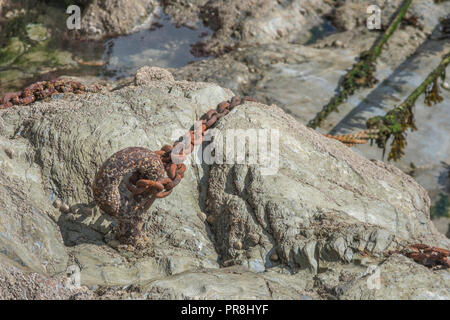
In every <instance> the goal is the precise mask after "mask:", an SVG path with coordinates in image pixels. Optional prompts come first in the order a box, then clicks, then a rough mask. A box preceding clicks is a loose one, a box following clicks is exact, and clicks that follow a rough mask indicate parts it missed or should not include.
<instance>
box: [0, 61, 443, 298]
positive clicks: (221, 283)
mask: <svg viewBox="0 0 450 320" xmlns="http://www.w3.org/2000/svg"><path fill="white" fill-rule="evenodd" d="M136 83H139V84H140V85H136ZM232 96H233V94H232V92H231V91H230V90H228V89H223V88H221V87H219V86H217V85H214V84H207V83H195V82H187V81H174V80H173V78H172V77H171V75H170V74H169V73H168V72H167V71H165V70H161V69H159V68H156V69H153V68H143V69H141V70H139V71H138V73H137V75H136V77H135V85H130V86H128V87H124V88H121V89H117V90H114V91H111V92H108V91H106V90H103V91H102V92H99V93H89V94H80V95H71V94H67V95H54V96H53V97H52V98H51V99H49V100H48V101H42V102H36V103H34V104H32V105H30V106H26V107H24V106H16V107H13V108H10V109H6V110H2V111H1V113H0V116H1V118H0V119H1V121H0V133H1V142H2V147H1V152H0V154H1V158H0V167H1V168H2V170H3V171H4V172H5V173H4V174H2V175H1V177H4V178H2V180H0V181H1V186H2V187H3V188H4V191H3V192H1V193H0V214H1V216H0V217H1V219H2V221H3V220H4V219H6V221H11V222H7V223H6V224H4V223H2V224H1V228H3V229H0V230H2V231H1V233H0V244H1V245H2V248H6V254H5V251H4V250H2V251H1V254H0V255H1V256H7V257H9V259H15V260H16V261H18V262H20V263H21V264H22V265H24V266H26V267H27V268H29V269H31V270H33V271H35V272H39V273H42V274H43V275H44V276H51V275H53V274H54V273H56V271H57V270H58V271H59V273H61V272H64V270H65V269H66V268H67V267H68V266H69V267H70V266H73V265H77V266H79V268H80V269H81V285H83V286H88V287H89V289H90V290H92V292H91V293H92V294H93V295H94V297H95V298H99V299H102V298H105V299H106V298H114V297H120V298H136V299H137V298H152V299H158V298H257V299H271V298H274V299H278V298H293V299H302V298H304V299H309V298H314V299H326V298H330V297H333V298H340V297H342V298H351V297H354V296H358V295H359V296H361V297H362V298H368V297H372V296H371V294H370V292H371V291H370V290H372V289H370V288H369V287H368V286H367V285H366V286H364V283H365V282H364V281H366V276H367V274H368V272H369V271H368V270H373V268H374V267H376V266H378V265H379V267H380V268H381V276H382V285H383V283H389V284H390V287H389V290H387V289H385V290H379V291H377V293H376V298H386V297H391V296H396V297H399V298H405V299H406V298H414V297H416V298H417V297H423V298H441V297H444V298H447V299H448V298H449V297H448V292H449V291H448V281H443V280H442V279H446V277H447V278H448V276H449V271H447V270H441V271H432V270H430V269H427V268H425V267H421V266H416V265H415V263H414V262H413V261H411V260H409V259H406V258H404V259H403V258H402V259H399V260H398V259H397V260H395V259H394V258H393V257H391V258H389V259H387V260H385V258H384V254H385V253H386V252H387V250H389V249H396V248H398V247H401V246H403V245H405V244H406V243H411V242H424V243H427V244H429V245H435V246H440V247H444V248H448V247H449V241H448V240H447V239H446V238H445V237H444V236H443V235H441V234H439V233H438V232H437V231H436V230H435V228H434V226H433V225H432V223H431V221H430V220H429V198H428V196H427V194H426V192H425V190H424V189H423V188H422V187H420V186H419V185H418V184H417V183H416V182H415V181H414V180H413V179H412V178H411V177H409V176H407V175H405V174H403V173H402V172H401V171H400V170H398V169H396V168H394V167H392V166H390V165H387V164H384V163H382V162H380V161H369V160H367V159H365V158H363V157H362V156H360V155H358V154H356V153H354V152H353V151H352V150H351V149H349V148H347V147H345V146H343V145H342V144H340V143H339V142H337V141H333V140H330V139H327V138H325V137H323V136H322V135H320V134H318V133H317V132H315V131H313V130H310V129H307V128H305V127H304V126H303V125H301V124H299V123H298V122H296V121H295V120H294V118H292V117H290V116H289V115H286V114H285V113H284V112H283V111H282V110H281V109H279V108H278V107H276V106H274V105H273V106H267V105H264V104H260V103H253V102H252V103H246V104H244V105H241V106H239V107H238V108H236V109H234V110H233V111H232V112H231V113H229V114H228V115H227V116H226V117H224V118H222V119H221V120H220V121H219V122H218V123H217V128H218V129H219V130H220V132H226V131H225V130H226V129H261V128H263V129H271V130H278V132H279V136H280V140H279V151H280V152H279V161H278V162H277V161H275V162H272V161H271V160H273V159H275V160H276V157H275V158H269V159H266V161H264V162H263V163H262V164H261V165H260V164H249V165H245V164H211V165H207V164H205V163H203V164H201V165H200V164H196V163H195V162H194V161H191V162H189V163H187V172H186V175H185V178H184V179H183V181H182V182H181V183H180V185H178V186H177V187H176V189H175V190H174V192H173V193H172V194H171V195H170V196H169V197H167V198H164V199H159V200H157V201H156V202H155V203H154V204H153V206H152V207H151V208H150V210H149V211H148V221H147V222H146V224H145V226H144V229H145V230H146V231H147V236H148V237H149V239H150V241H151V244H150V245H149V247H148V248H147V249H145V250H135V251H127V250H124V249H123V248H121V247H120V246H118V243H117V241H115V240H114V238H113V237H112V235H111V233H110V230H111V227H112V226H113V225H114V224H115V221H114V220H113V219H112V218H110V217H108V216H106V215H105V214H103V213H102V212H101V211H100V210H98V208H96V207H95V203H92V200H93V198H92V194H91V185H92V180H93V177H94V174H95V172H96V170H97V168H98V167H99V166H100V165H101V163H102V162H103V161H104V160H105V159H107V158H108V157H109V156H110V155H111V154H112V153H114V152H116V151H118V150H120V149H122V148H125V147H128V146H142V147H146V148H149V149H153V150H156V149H157V148H160V147H161V146H162V145H163V144H165V143H168V142H171V141H174V140H175V139H177V138H178V137H179V136H181V135H182V134H183V133H184V132H185V131H186V130H188V129H189V127H190V126H192V124H193V122H194V120H195V119H197V118H198V117H199V116H200V115H201V114H203V113H204V112H205V111H206V110H207V109H209V108H211V107H214V106H215V105H217V103H219V102H221V101H223V100H226V99H229V98H231V97H232ZM227 139H228V138H227ZM214 141H215V143H216V144H219V142H220V139H219V137H216V139H215V140H214ZM270 146H271V147H272V146H275V142H271V144H270ZM246 148H249V146H248V145H246ZM269 150H272V151H273V155H276V154H277V153H276V152H275V151H274V150H275V149H272V148H271V149H269ZM227 157H228V155H227V154H225V159H230V158H227ZM269 160H270V161H269ZM269 163H272V164H273V165H272V166H271V167H272V169H278V171H276V172H274V174H273V175H267V174H266V173H270V172H269V171H267V170H263V169H264V168H265V169H269V168H268V167H267V165H268V164H269ZM278 165H279V166H278ZM269 167H270V166H269ZM6 172H7V173H6ZM55 198H59V199H61V200H62V201H63V202H64V203H65V204H68V205H69V206H70V209H69V210H68V211H69V212H70V213H60V212H59V211H58V210H57V209H55V208H54V207H53V206H52V205H51V202H52V201H53V200H54V199H55ZM24 208H25V209H24ZM91 209H93V210H91ZM28 211H30V212H34V215H29V214H27V212H28ZM86 212H90V214H89V215H87V214H86ZM46 215H47V216H46ZM39 219H40V220H39ZM19 222H20V226H22V227H19V226H18V225H17V224H18V223H19ZM27 226H29V227H27ZM25 227H26V228H25ZM5 235H6V236H5ZM24 237H25V238H24ZM61 238H62V241H63V243H64V245H63V244H62V241H61ZM23 239H25V241H24V240H23ZM27 239H29V240H27ZM391 261H392V262H391ZM44 266H45V267H44ZM383 268H385V269H383ZM407 268H414V276H415V277H416V278H421V279H422V280H421V281H422V285H421V286H420V287H419V288H417V287H414V286H412V285H409V286H405V285H404V284H403V281H402V277H405V279H409V277H410V276H411V274H407V272H405V271H404V270H406V269H407ZM384 270H386V271H384ZM391 270H392V272H391ZM394 271H395V272H394ZM392 274H394V275H392ZM315 275H317V276H318V277H319V278H318V279H319V280H320V281H319V280H317V279H316V278H315ZM211 279H214V281H212V280H211ZM8 281H11V280H8ZM407 281H410V280H407ZM338 289H339V290H338ZM445 292H447V295H445Z"/></svg>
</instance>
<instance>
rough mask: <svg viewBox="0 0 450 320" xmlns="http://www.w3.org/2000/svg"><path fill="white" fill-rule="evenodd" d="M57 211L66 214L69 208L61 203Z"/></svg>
mask: <svg viewBox="0 0 450 320" xmlns="http://www.w3.org/2000/svg"><path fill="white" fill-rule="evenodd" d="M59 209H60V210H61V212H63V213H66V212H68V211H69V209H70V208H69V206H68V205H67V204H66V203H62V204H61V206H60V207H59Z"/></svg>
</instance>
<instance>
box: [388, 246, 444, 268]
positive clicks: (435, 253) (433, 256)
mask: <svg viewBox="0 0 450 320" xmlns="http://www.w3.org/2000/svg"><path fill="white" fill-rule="evenodd" d="M394 253H399V254H402V255H404V256H406V257H408V258H411V259H413V260H414V261H415V262H417V263H420V264H422V265H424V266H426V267H429V268H433V269H446V268H450V260H449V256H450V250H447V249H443V248H437V247H430V246H428V245H426V244H422V243H418V244H413V245H410V246H408V247H406V248H404V249H403V250H401V251H390V252H389V254H394Z"/></svg>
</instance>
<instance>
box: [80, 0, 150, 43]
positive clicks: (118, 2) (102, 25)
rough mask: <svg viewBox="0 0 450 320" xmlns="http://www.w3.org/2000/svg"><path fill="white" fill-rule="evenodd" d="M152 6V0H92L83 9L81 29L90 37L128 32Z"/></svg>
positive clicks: (139, 22)
mask: <svg viewBox="0 0 450 320" xmlns="http://www.w3.org/2000/svg"><path fill="white" fill-rule="evenodd" d="M154 8H155V1H153V0H93V1H91V2H90V3H89V4H88V5H87V7H86V8H85V9H84V11H83V17H82V20H81V31H82V32H83V33H84V34H86V35H88V36H89V37H90V38H91V39H98V38H102V37H111V36H117V35H123V34H129V33H131V32H132V31H133V30H134V29H135V28H136V27H138V26H139V25H140V24H142V23H143V22H144V21H145V19H147V18H148V17H149V16H150V15H151V14H152V13H153V10H154Z"/></svg>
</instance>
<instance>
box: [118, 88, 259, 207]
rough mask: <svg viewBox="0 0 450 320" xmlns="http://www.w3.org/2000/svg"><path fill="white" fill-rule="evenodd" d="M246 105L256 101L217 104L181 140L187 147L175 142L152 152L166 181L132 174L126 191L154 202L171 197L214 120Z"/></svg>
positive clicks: (236, 97) (127, 181)
mask: <svg viewBox="0 0 450 320" xmlns="http://www.w3.org/2000/svg"><path fill="white" fill-rule="evenodd" d="M246 101H253V102H256V100H255V99H252V98H250V97H243V98H240V97H238V96H234V97H233V98H231V99H230V100H229V101H223V102H221V103H219V104H218V105H217V108H216V109H210V110H208V111H207V112H206V113H205V114H204V115H203V116H202V117H201V118H200V122H199V125H198V127H197V128H196V127H194V129H191V130H189V131H188V132H187V133H186V135H184V136H183V138H184V140H183V141H186V142H187V144H188V145H187V146H186V145H184V144H183V142H179V141H177V142H175V143H174V144H173V145H164V146H163V147H162V148H161V149H160V150H158V151H155V154H156V155H158V156H159V157H160V159H161V162H162V163H163V165H164V168H165V170H166V174H167V177H164V178H162V179H160V180H157V181H155V180H148V179H144V178H141V177H139V175H140V174H139V173H138V172H135V173H133V174H132V175H131V176H130V177H129V178H128V179H127V180H126V182H125V183H126V186H127V188H128V190H129V191H130V192H131V193H133V194H134V195H139V194H144V193H148V194H153V195H155V196H156V198H165V197H167V196H168V195H169V194H171V193H172V190H173V188H175V186H176V185H178V184H179V183H180V182H181V179H183V177H184V173H185V171H186V166H185V165H184V164H183V162H184V160H186V158H187V157H188V156H189V154H191V153H192V151H193V150H194V148H195V146H196V145H199V144H201V143H202V142H203V139H204V135H205V132H206V131H207V130H208V129H209V128H211V127H212V126H214V124H215V123H216V122H217V120H219V119H220V118H222V117H223V116H225V115H227V114H228V112H230V111H231V110H233V109H234V108H235V107H236V106H238V105H240V104H243V103H245V102H246Z"/></svg>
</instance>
